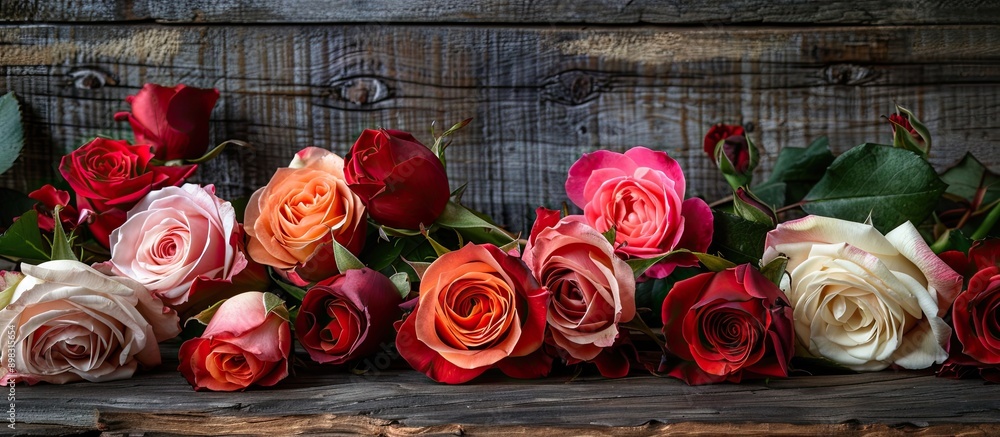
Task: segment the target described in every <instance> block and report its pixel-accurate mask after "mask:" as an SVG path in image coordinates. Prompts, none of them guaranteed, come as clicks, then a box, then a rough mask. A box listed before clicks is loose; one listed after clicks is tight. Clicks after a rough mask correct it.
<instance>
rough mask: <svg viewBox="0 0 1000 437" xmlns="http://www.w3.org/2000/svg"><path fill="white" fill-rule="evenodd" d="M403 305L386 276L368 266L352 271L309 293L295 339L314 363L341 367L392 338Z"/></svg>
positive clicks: (316, 287) (320, 285) (326, 282)
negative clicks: (400, 307)
mask: <svg viewBox="0 0 1000 437" xmlns="http://www.w3.org/2000/svg"><path fill="white" fill-rule="evenodd" d="M402 302H403V299H402V297H401V296H400V295H399V291H398V290H397V289H396V286H395V285H393V283H392V281H390V280H389V278H386V277H385V275H382V274H381V273H378V272H376V271H374V270H372V269H368V268H364V269H357V270H348V271H346V272H344V273H341V274H339V275H337V276H334V277H332V278H329V279H327V280H325V281H322V282H320V283H319V284H317V285H316V286H314V287H312V288H310V289H309V291H308V292H306V295H305V297H304V298H303V299H302V306H301V308H300V309H299V315H298V316H297V317H296V318H295V335H296V337H297V338H298V339H299V343H301V344H302V346H303V347H304V348H305V349H306V352H309V356H310V357H312V359H313V360H314V361H316V362H318V363H330V364H342V363H345V362H347V361H351V360H353V359H356V358H360V357H364V356H366V355H370V354H372V353H374V352H376V351H378V350H379V347H380V346H381V345H382V344H383V343H384V342H386V341H391V340H392V339H393V335H394V334H395V331H394V330H393V328H392V324H393V322H395V321H397V320H399V317H400V315H401V314H402V313H401V311H400V309H399V304H401V303H402Z"/></svg>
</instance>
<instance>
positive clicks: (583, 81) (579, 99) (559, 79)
mask: <svg viewBox="0 0 1000 437" xmlns="http://www.w3.org/2000/svg"><path fill="white" fill-rule="evenodd" d="M609 82H610V81H609V79H608V76H607V75H605V74H602V73H595V72H590V71H583V70H569V71H564V72H562V73H559V74H556V75H554V76H550V77H549V78H547V79H546V80H545V82H544V83H543V86H542V99H543V100H548V101H552V102H556V103H561V104H563V105H570V106H576V105H581V104H583V103H587V102H589V101H592V100H595V99H597V97H599V96H600V93H601V92H602V91H604V90H605V89H607V87H608V84H609Z"/></svg>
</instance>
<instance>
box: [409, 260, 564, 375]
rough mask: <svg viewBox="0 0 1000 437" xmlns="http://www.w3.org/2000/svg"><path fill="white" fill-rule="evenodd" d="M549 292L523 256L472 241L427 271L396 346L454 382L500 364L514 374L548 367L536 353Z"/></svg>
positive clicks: (540, 371)
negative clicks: (522, 259)
mask: <svg viewBox="0 0 1000 437" xmlns="http://www.w3.org/2000/svg"><path fill="white" fill-rule="evenodd" d="M548 298H549V292H548V291H547V290H545V289H544V288H542V287H540V286H539V285H538V282H537V281H535V279H534V278H533V277H532V276H531V271H529V270H528V267H527V266H526V265H525V264H524V262H522V261H521V260H520V259H518V258H517V257H515V256H512V255H508V254H506V253H504V252H503V251H502V250H500V249H499V248H497V247H496V246H493V245H489V244H484V245H476V244H471V243H470V244H467V245H465V247H463V248H461V249H459V250H456V251H454V252H449V253H446V254H444V255H442V256H441V257H440V258H438V259H437V260H435V261H434V262H433V263H431V265H430V266H429V267H428V268H427V270H426V272H424V275H423V278H422V279H421V281H420V298H419V301H418V302H417V306H416V308H415V309H414V310H413V313H412V314H410V315H409V316H407V317H406V319H405V320H404V321H403V322H402V324H401V326H400V327H399V334H398V335H397V336H396V349H397V350H399V354H400V355H401V356H402V357H403V358H404V359H406V362H408V363H409V364H410V366H411V367H413V368H414V369H416V370H417V371H420V372H423V373H425V374H426V375H427V376H429V377H430V378H431V379H433V380H435V381H438V382H444V383H448V384H460V383H463V382H466V381H469V380H471V379H473V378H475V377H476V376H479V375H481V374H482V373H483V372H485V371H487V370H489V369H491V368H494V367H496V368H499V369H500V370H501V371H503V372H504V373H506V374H507V375H508V376H512V377H533V376H541V375H544V374H545V373H548V367H547V366H546V365H545V364H546V363H545V362H544V360H543V359H540V358H539V359H537V360H536V359H533V358H534V357H535V355H532V354H533V353H534V352H536V351H538V350H539V347H541V345H542V341H543V336H544V332H545V313H546V311H545V308H546V306H547V305H548ZM529 355H531V356H530V357H529ZM536 355H537V354H536ZM548 364H551V362H549V363H548Z"/></svg>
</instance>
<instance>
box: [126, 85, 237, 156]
mask: <svg viewBox="0 0 1000 437" xmlns="http://www.w3.org/2000/svg"><path fill="white" fill-rule="evenodd" d="M218 99H219V90H217V89H202V88H194V87H189V86H185V85H177V86H175V87H165V86H160V85H156V84H151V83H148V84H146V85H144V86H143V87H142V89H141V90H139V92H138V93H136V95H134V96H128V97H127V98H125V101H126V102H128V103H129V105H131V106H132V112H119V113H117V114H115V120H117V121H124V120H128V122H129V124H130V125H132V132H133V133H134V134H135V141H136V142H137V143H143V144H149V145H151V146H153V150H154V152H155V153H156V159H159V160H161V161H170V160H175V159H195V158H198V157H201V156H202V155H204V154H205V151H206V150H207V149H208V120H209V116H210V115H211V114H212V108H214V107H215V102H216V101H217V100H218Z"/></svg>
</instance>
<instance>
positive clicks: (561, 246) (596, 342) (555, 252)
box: [524, 208, 635, 376]
mask: <svg viewBox="0 0 1000 437" xmlns="http://www.w3.org/2000/svg"><path fill="white" fill-rule="evenodd" d="M537 215H538V218H537V219H536V220H535V224H534V226H533V227H532V229H531V235H530V237H529V238H528V245H527V247H526V248H525V250H524V262H525V264H527V265H528V268H529V269H531V271H532V273H534V275H535V278H537V279H538V280H539V282H540V283H541V284H542V285H543V286H544V287H546V288H547V289H548V290H549V291H550V292H551V293H552V299H551V300H550V301H549V310H548V316H547V319H546V320H547V322H548V326H549V332H550V333H551V334H552V340H553V341H554V343H555V345H556V346H557V347H559V348H560V349H562V350H563V351H565V352H566V353H567V354H568V355H569V356H570V357H572V358H573V359H575V360H579V361H591V360H594V359H595V358H597V356H598V355H599V354H601V353H602V352H605V350H606V349H607V348H611V347H612V346H614V344H615V340H616V339H617V338H618V337H619V336H620V335H621V334H622V330H621V329H620V328H619V323H624V322H628V321H630V320H632V318H633V317H634V316H635V278H634V277H633V275H632V269H631V268H629V266H628V264H627V263H626V262H625V261H623V260H621V259H620V258H618V257H617V256H615V254H614V247H612V246H611V243H609V242H608V240H607V238H605V237H604V236H603V235H601V234H600V233H599V232H597V231H596V230H595V229H594V228H591V227H590V226H588V225H587V224H585V223H581V222H578V221H575V220H574V219H573V218H572V217H568V218H565V219H562V220H560V219H559V212H558V211H552V210H547V209H545V208H538V211H537ZM625 335H626V336H627V335H628V334H627V333H626V334H625ZM621 362H622V363H624V364H625V365H624V368H617V369H608V368H602V367H599V369H600V370H601V371H602V373H604V372H605V371H607V372H608V373H607V374H606V375H605V376H624V375H625V374H627V373H628V362H627V361H621Z"/></svg>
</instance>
